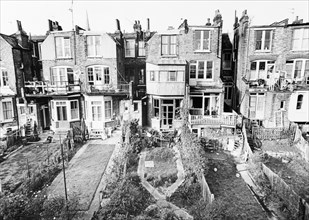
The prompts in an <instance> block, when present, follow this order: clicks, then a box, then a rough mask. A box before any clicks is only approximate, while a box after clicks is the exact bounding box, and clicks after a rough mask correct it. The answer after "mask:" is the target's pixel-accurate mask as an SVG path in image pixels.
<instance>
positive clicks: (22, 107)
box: [19, 106, 26, 115]
mask: <svg viewBox="0 0 309 220" xmlns="http://www.w3.org/2000/svg"><path fill="white" fill-rule="evenodd" d="M19 109H20V114H21V115H22V114H25V113H26V110H25V106H20V107H19Z"/></svg>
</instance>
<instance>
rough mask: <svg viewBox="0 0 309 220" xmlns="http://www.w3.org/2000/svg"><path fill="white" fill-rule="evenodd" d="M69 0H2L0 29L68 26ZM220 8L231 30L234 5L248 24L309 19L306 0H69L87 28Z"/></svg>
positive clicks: (163, 23) (162, 20)
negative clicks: (244, 14)
mask: <svg viewBox="0 0 309 220" xmlns="http://www.w3.org/2000/svg"><path fill="white" fill-rule="evenodd" d="M71 6H72V1H71V0H53V1H49V0H41V1H39V0H35V1H27V0H19V1H15V0H0V33H3V34H8V35H10V34H13V33H15V32H16V31H17V24H16V20H20V21H21V23H22V27H23V29H24V30H25V31H26V32H27V33H28V34H29V33H31V35H44V34H45V33H46V31H47V29H48V19H51V20H56V21H58V22H59V24H60V25H61V26H62V28H63V30H71V29H72V13H71V11H70V10H69V9H70V8H71ZM217 9H219V10H220V12H221V14H222V19H223V32H227V33H232V31H233V23H234V18H235V10H236V13H237V16H238V17H239V18H240V17H241V14H242V12H243V11H244V10H245V9H247V12H248V15H249V18H250V19H251V24H252V25H262V24H265V25H267V24H271V23H273V22H276V21H281V20H283V19H285V18H289V19H290V22H291V21H293V20H295V17H296V16H298V17H299V18H300V19H304V22H308V21H309V1H308V0H302V1H279V0H277V1H266V0H259V1H252V0H251V1H250V0H242V1H231V0H229V1H221V0H218V1H207V0H206V1H205V0H204V1H201V0H200V1H176V0H173V1H163V0H160V1H159V0H157V1H147V0H143V1H141V0H139V1H130V0H125V1H118V0H114V1H105V0H96V1H91V0H89V1H85V0H73V23H74V25H79V26H80V27H82V28H85V27H86V11H87V13H88V18H89V24H90V29H91V30H94V31H105V32H110V33H112V32H114V31H115V30H116V21H115V20H116V19H119V20H120V26H121V30H122V31H125V32H132V31H133V24H134V21H135V20H140V22H141V25H142V29H146V28H147V18H149V19H150V29H151V30H152V31H160V30H166V29H167V28H168V26H173V27H175V28H178V26H179V25H180V24H181V23H182V21H183V19H187V20H188V24H189V25H204V24H206V23H207V18H210V19H211V21H212V19H213V17H214V15H215V10H217Z"/></svg>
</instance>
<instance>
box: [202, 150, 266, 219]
mask: <svg viewBox="0 0 309 220" xmlns="http://www.w3.org/2000/svg"><path fill="white" fill-rule="evenodd" d="M206 157H207V159H208V164H207V166H208V168H209V169H208V172H207V174H206V175H205V177H206V181H207V183H208V185H209V188H210V191H211V192H212V193H213V194H214V196H215V200H219V201H221V203H222V204H221V205H222V206H223V207H225V209H224V210H222V213H223V214H222V215H221V216H223V217H234V218H236V219H261V220H262V219H263V220H264V219H267V215H266V214H265V212H264V211H263V209H262V208H261V206H260V205H259V204H258V202H257V201H256V200H255V198H254V196H253V195H252V193H251V191H250V190H249V188H248V187H247V184H246V183H245V182H244V181H243V179H242V178H241V177H237V176H236V173H237V169H236V165H235V163H234V159H233V158H232V157H231V156H230V155H229V154H227V153H225V152H223V151H218V152H214V153H208V154H207V155H206ZM231 219H233V218H231Z"/></svg>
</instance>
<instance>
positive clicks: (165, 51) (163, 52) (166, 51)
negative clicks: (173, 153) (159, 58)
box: [162, 45, 168, 55]
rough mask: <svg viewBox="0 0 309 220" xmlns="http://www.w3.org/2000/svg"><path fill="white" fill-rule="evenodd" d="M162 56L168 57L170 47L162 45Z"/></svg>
mask: <svg viewBox="0 0 309 220" xmlns="http://www.w3.org/2000/svg"><path fill="white" fill-rule="evenodd" d="M162 55H168V45H162Z"/></svg>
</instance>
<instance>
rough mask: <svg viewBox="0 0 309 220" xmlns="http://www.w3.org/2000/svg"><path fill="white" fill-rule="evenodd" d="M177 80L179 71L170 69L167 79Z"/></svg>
mask: <svg viewBox="0 0 309 220" xmlns="http://www.w3.org/2000/svg"><path fill="white" fill-rule="evenodd" d="M176 80H177V72H176V71H168V76H167V81H176Z"/></svg>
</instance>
